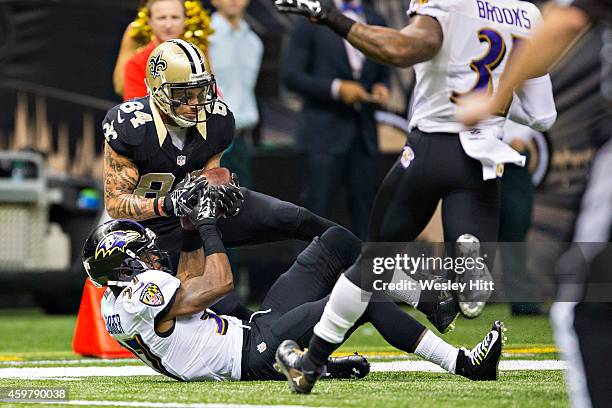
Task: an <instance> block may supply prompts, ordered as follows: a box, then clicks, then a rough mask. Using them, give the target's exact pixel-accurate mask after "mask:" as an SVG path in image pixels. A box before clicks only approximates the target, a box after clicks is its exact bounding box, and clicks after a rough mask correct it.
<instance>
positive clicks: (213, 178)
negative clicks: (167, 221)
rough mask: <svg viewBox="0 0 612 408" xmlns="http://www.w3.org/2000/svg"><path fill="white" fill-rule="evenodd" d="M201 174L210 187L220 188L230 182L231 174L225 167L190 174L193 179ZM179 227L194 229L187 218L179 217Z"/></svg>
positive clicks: (188, 229)
mask: <svg viewBox="0 0 612 408" xmlns="http://www.w3.org/2000/svg"><path fill="white" fill-rule="evenodd" d="M201 174H204V176H205V177H206V180H208V184H209V185H211V186H221V185H223V184H229V183H231V181H232V173H231V172H230V171H229V169H227V168H225V167H217V168H214V169H209V170H206V171H204V172H202V170H195V171H193V172H191V175H192V176H194V177H197V176H199V175H201ZM181 226H182V227H183V229H184V230H187V231H193V230H194V229H195V227H194V226H193V224H192V223H191V221H189V217H187V216H184V217H181Z"/></svg>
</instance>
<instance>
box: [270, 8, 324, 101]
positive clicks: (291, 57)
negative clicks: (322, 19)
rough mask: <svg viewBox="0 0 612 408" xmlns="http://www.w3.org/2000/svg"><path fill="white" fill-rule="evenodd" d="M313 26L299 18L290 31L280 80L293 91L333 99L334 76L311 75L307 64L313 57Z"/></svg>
mask: <svg viewBox="0 0 612 408" xmlns="http://www.w3.org/2000/svg"><path fill="white" fill-rule="evenodd" d="M316 28H318V29H323V28H320V27H314V26H312V24H310V23H309V22H308V21H307V20H306V19H300V21H299V23H298V24H297V26H296V27H295V29H294V30H293V32H292V33H291V38H290V40H289V47H288V48H287V54H286V55H285V59H284V63H283V66H282V69H281V80H282V81H283V83H284V84H285V86H286V87H287V88H288V89H290V90H291V91H293V92H296V93H298V94H300V95H303V96H309V97H314V98H318V99H323V100H333V98H332V94H331V89H332V81H333V80H334V78H321V77H317V76H314V75H312V74H311V73H310V72H309V71H310V70H309V65H310V64H311V63H312V59H313V47H314V44H313V36H314V32H313V30H314V29H316Z"/></svg>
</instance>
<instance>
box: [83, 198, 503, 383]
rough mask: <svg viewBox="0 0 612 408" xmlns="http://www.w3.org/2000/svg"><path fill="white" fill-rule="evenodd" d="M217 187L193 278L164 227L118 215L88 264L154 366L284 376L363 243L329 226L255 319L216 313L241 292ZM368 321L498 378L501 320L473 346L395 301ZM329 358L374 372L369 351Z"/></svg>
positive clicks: (439, 359)
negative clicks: (160, 238)
mask: <svg viewBox="0 0 612 408" xmlns="http://www.w3.org/2000/svg"><path fill="white" fill-rule="evenodd" d="M214 191H215V190H214V187H211V188H209V189H207V191H206V193H205V194H204V193H201V194H200V197H199V198H197V200H196V201H197V204H196V206H195V208H194V209H193V211H192V212H191V216H190V220H191V222H192V223H193V224H194V225H195V226H196V227H197V230H198V232H199V233H200V235H201V237H202V240H203V241H204V248H205V256H206V258H205V264H204V265H190V272H191V275H190V276H187V275H182V276H181V278H180V279H177V278H175V277H174V276H172V275H170V273H168V272H169V271H170V269H169V268H168V267H167V262H166V260H167V259H169V257H168V256H167V254H166V253H164V252H162V251H161V250H159V248H158V247H157V246H156V243H155V235H154V234H153V233H152V232H151V231H150V230H148V229H146V228H144V227H143V226H142V225H140V224H138V223H137V222H135V221H130V220H113V221H110V222H108V223H106V224H103V225H101V226H99V227H98V228H96V229H95V230H94V232H93V233H92V234H91V235H90V237H89V238H88V240H87V242H86V243H85V246H84V248H83V254H82V256H83V263H84V265H85V269H86V271H87V273H88V275H89V278H90V279H91V280H92V282H94V283H95V284H96V285H98V286H108V289H107V291H106V293H105V295H104V298H103V299H102V315H103V318H104V320H105V323H106V329H107V331H108V332H109V333H110V334H111V335H112V336H113V337H114V338H115V339H117V340H118V341H119V342H120V343H121V344H122V345H124V346H125V347H127V348H128V349H130V350H131V351H132V352H133V353H134V354H136V355H137V356H138V357H139V358H140V359H142V360H143V361H144V362H145V363H146V364H148V365H149V366H151V367H152V368H153V369H155V370H157V371H158V372H160V373H163V374H165V375H167V376H169V377H172V378H174V379H177V380H181V381H191V380H217V381H221V380H281V379H284V378H285V377H284V376H283V374H282V373H280V372H279V371H278V370H276V369H275V368H274V361H275V352H276V350H277V348H278V347H279V345H280V344H281V342H282V341H283V340H284V339H287V338H290V339H293V340H295V341H296V342H297V343H298V344H299V345H301V346H302V347H303V346H305V345H307V344H308V341H309V340H310V338H311V337H312V331H313V328H314V326H315V324H316V323H317V322H318V321H319V319H320V317H321V315H322V313H323V310H324V308H325V304H326V303H327V300H328V299H329V293H330V291H331V289H332V287H333V286H334V284H335V282H336V280H337V279H338V276H339V275H340V273H341V271H342V270H344V269H345V268H347V267H348V266H350V265H351V264H352V263H353V262H354V261H355V259H356V258H357V257H358V255H359V251H360V248H361V242H360V241H359V239H357V238H356V237H355V236H354V235H353V234H351V233H350V232H349V231H348V230H346V229H344V228H342V227H331V228H329V229H328V230H327V231H325V233H324V234H323V235H322V236H321V237H320V238H315V239H314V240H313V241H312V242H311V243H310V245H309V246H308V247H307V248H306V249H305V250H304V251H303V252H302V253H301V254H300V255H299V257H298V259H297V260H296V262H295V263H294V264H293V265H292V266H291V267H290V268H289V270H288V271H287V272H285V273H284V274H283V275H282V276H281V277H280V278H279V279H278V280H277V281H276V282H275V283H274V285H273V286H272V288H271V289H270V291H269V292H268V294H267V295H266V298H265V299H264V301H263V304H262V307H261V308H262V311H260V312H256V313H255V314H254V315H253V316H251V319H250V320H249V321H248V322H247V321H241V320H238V319H236V318H234V317H231V316H224V315H216V314H215V313H214V312H212V311H210V310H207V307H209V306H210V305H212V304H213V303H214V302H215V301H216V300H218V298H219V297H221V296H223V295H225V294H227V293H229V292H230V291H231V290H232V274H231V271H230V266H229V263H228V260H227V256H226V254H225V250H224V248H223V244H222V242H221V240H220V239H219V236H218V232H217V226H216V218H217V217H218V216H219V215H221V214H219V212H218V211H217V207H216V205H217V204H216V202H217V200H216V199H215V198H214V195H215V193H214ZM211 192H212V193H211ZM209 195H211V196H213V198H211V197H210V196H209ZM165 265H166V266H165ZM194 271H195V273H194ZM197 271H199V273H198V272H197ZM366 322H370V323H372V324H373V325H374V327H375V328H376V329H377V330H378V331H379V332H380V333H381V334H382V336H383V337H384V338H385V339H386V340H387V341H388V342H389V343H390V344H392V345H393V346H394V347H396V348H398V349H400V350H402V351H405V352H414V353H416V354H417V355H419V356H421V357H423V358H425V359H427V360H428V361H432V362H434V363H437V364H438V365H440V366H441V367H443V368H445V369H446V370H448V371H449V372H451V373H455V374H458V375H462V376H464V377H467V378H470V379H472V380H492V379H495V378H496V376H497V364H498V362H499V358H500V356H501V348H502V347H501V341H502V333H501V331H502V325H501V323H499V322H496V323H495V324H494V327H493V329H492V330H491V331H489V332H488V333H487V336H486V337H485V339H484V340H483V341H482V342H480V343H478V344H477V346H476V347H475V348H474V349H472V350H471V351H468V350H464V349H462V350H459V349H457V348H455V347H453V346H451V345H449V344H447V343H446V342H444V341H443V340H442V339H440V338H438V337H437V336H436V335H434V334H433V333H432V332H430V331H429V330H427V329H426V328H425V327H424V326H423V325H422V324H421V323H419V322H418V321H416V320H415V319H414V318H412V317H411V316H410V315H408V314H406V313H404V312H403V311H402V310H401V309H400V308H399V307H398V306H397V305H396V304H394V303H392V302H388V301H387V302H380V303H372V304H371V305H370V307H369V308H368V309H367V310H366V312H365V313H364V315H363V317H362V318H361V319H359V321H357V322H355V324H353V325H352V327H350V328H349V330H348V332H349V334H350V333H352V332H353V331H354V330H355V329H356V328H357V327H358V326H359V325H361V324H363V323H366ZM433 341H435V343H436V344H437V347H436V348H435V349H434V348H431V347H430V345H431V343H432V342H433ZM422 343H425V344H426V346H422V345H421V344H422ZM326 365H327V371H326V372H327V375H328V376H330V377H332V378H361V377H363V376H365V375H367V374H368V372H369V364H368V362H367V361H366V360H365V358H363V357H362V356H359V355H354V356H350V357H342V358H331V359H329V360H328V361H327V362H326Z"/></svg>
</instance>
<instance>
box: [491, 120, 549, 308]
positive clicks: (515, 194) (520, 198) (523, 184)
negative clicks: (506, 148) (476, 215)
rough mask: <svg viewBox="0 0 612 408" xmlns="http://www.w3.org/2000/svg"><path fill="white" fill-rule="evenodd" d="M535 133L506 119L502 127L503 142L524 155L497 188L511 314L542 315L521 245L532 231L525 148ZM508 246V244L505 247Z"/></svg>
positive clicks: (531, 195) (508, 167)
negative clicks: (523, 162)
mask: <svg viewBox="0 0 612 408" xmlns="http://www.w3.org/2000/svg"><path fill="white" fill-rule="evenodd" d="M534 133H537V131H536V130H533V129H531V128H529V127H527V126H524V125H519V124H518V123H516V122H512V121H511V120H509V119H508V120H507V121H506V123H505V125H504V142H506V143H508V144H509V145H510V146H512V147H513V148H514V150H516V151H518V152H519V153H521V154H523V155H525V156H527V163H526V164H525V166H524V167H521V166H517V165H515V164H512V163H508V164H506V166H505V170H504V177H502V179H501V185H500V196H501V198H500V209H499V212H500V214H499V241H500V242H502V245H501V251H500V253H501V262H502V268H503V282H504V289H505V291H506V295H507V296H508V297H509V298H510V299H512V300H513V302H512V303H511V312H512V314H514V315H532V314H541V313H542V310H541V304H540V303H538V302H534V301H533V300H534V299H537V295H538V284H537V282H535V281H534V279H533V277H532V276H531V275H530V274H529V272H528V269H527V248H526V244H525V245H522V244H519V243H524V242H525V241H526V238H527V233H528V232H529V228H531V215H532V209H533V200H534V193H535V187H534V185H533V182H532V179H531V172H530V171H529V160H530V157H529V150H528V149H527V146H528V145H529V143H530V142H531V139H532V138H533V137H534V136H533V135H534ZM508 243H511V244H508Z"/></svg>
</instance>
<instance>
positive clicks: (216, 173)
mask: <svg viewBox="0 0 612 408" xmlns="http://www.w3.org/2000/svg"><path fill="white" fill-rule="evenodd" d="M201 174H204V176H205V177H206V180H208V184H209V185H211V186H221V185H223V184H229V183H231V181H232V173H231V172H230V171H229V169H227V168H225V167H217V168H214V169H209V170H206V171H204V172H202V170H196V171H193V172H192V173H191V175H192V176H199V175H201Z"/></svg>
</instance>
